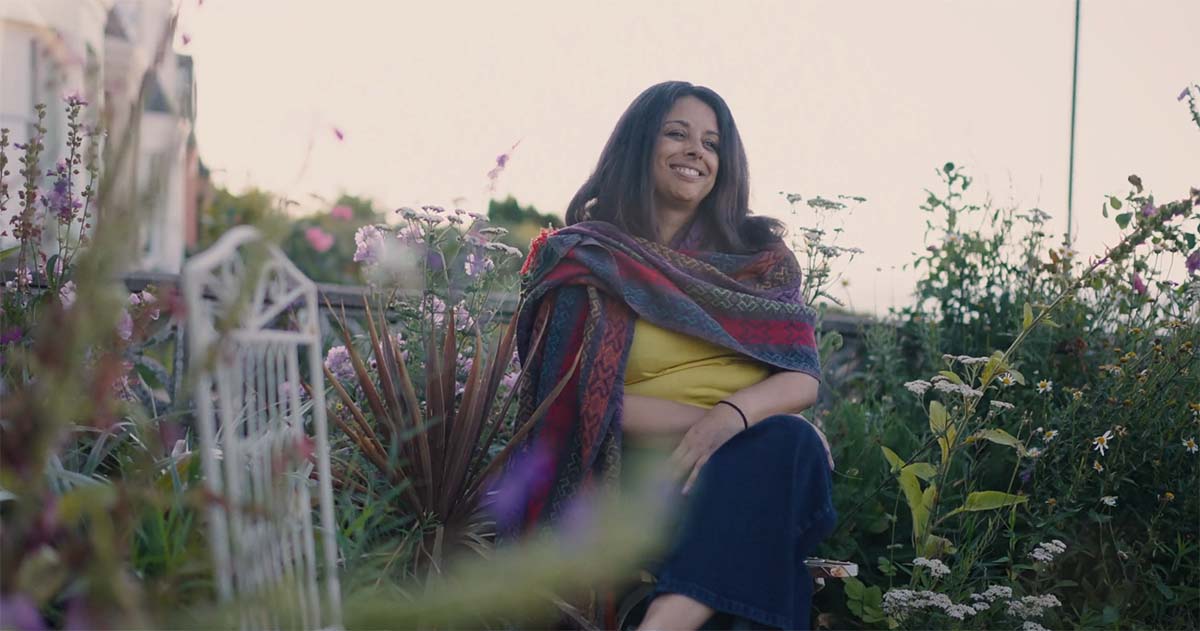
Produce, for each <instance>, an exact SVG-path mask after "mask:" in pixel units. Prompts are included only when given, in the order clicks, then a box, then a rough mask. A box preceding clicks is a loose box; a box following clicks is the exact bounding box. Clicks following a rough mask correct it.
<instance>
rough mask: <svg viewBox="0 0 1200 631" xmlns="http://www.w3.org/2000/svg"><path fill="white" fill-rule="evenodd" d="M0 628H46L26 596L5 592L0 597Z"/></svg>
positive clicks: (28, 630)
mask: <svg viewBox="0 0 1200 631" xmlns="http://www.w3.org/2000/svg"><path fill="white" fill-rule="evenodd" d="M0 628H4V629H18V630H19V631H41V630H42V629H45V628H46V621H45V620H44V619H42V614H40V613H38V610H37V606H35V605H34V604H33V601H32V600H31V599H30V598H29V597H28V596H25V595H24V594H7V595H5V596H4V597H0Z"/></svg>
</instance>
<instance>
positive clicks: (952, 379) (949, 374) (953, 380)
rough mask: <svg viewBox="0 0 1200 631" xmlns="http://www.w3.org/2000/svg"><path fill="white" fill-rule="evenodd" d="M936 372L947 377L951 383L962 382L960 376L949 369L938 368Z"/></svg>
mask: <svg viewBox="0 0 1200 631" xmlns="http://www.w3.org/2000/svg"><path fill="white" fill-rule="evenodd" d="M938 374H939V375H941V376H943V377H945V378H947V379H949V380H950V382H951V383H957V384H960V385H961V384H962V382H963V380H962V377H959V376H958V374H956V373H955V372H954V371H951V370H939V371H938Z"/></svg>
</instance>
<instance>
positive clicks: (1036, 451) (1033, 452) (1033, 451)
mask: <svg viewBox="0 0 1200 631" xmlns="http://www.w3.org/2000/svg"><path fill="white" fill-rule="evenodd" d="M1025 453H1026V455H1028V456H1029V457H1030V458H1037V457H1038V456H1040V455H1042V450H1041V449H1039V448H1037V447H1032V448H1030V449H1029V451H1027V452H1025Z"/></svg>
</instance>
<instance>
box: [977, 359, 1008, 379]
mask: <svg viewBox="0 0 1200 631" xmlns="http://www.w3.org/2000/svg"><path fill="white" fill-rule="evenodd" d="M1005 368H1007V364H1006V363H1005V362H1004V353H1002V352H1000V351H996V352H994V353H992V356H991V358H989V359H988V363H987V365H985V366H984V367H983V374H982V375H981V376H980V381H979V383H980V384H982V385H983V386H986V385H987V383H988V382H989V381H991V380H992V377H995V376H996V375H998V374H1000V373H1002V372H1004V370H1005ZM981 387H982V386H981Z"/></svg>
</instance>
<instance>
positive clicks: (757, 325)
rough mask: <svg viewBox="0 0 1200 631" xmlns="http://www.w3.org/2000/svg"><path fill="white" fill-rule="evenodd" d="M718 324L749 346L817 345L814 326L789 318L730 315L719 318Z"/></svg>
mask: <svg viewBox="0 0 1200 631" xmlns="http://www.w3.org/2000/svg"><path fill="white" fill-rule="evenodd" d="M717 324H719V325H721V328H723V329H725V331H726V332H727V333H729V335H731V336H732V337H733V338H734V339H736V340H738V341H740V342H742V343H743V344H745V345H748V346H757V345H760V344H766V345H788V346H813V347H815V346H816V345H817V342H816V336H815V334H814V332H813V328H812V327H811V326H809V325H807V324H804V323H802V322H797V321H789V320H751V319H741V318H735V317H729V316H723V317H718V318H717Z"/></svg>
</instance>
